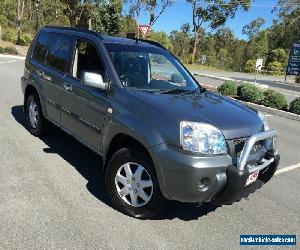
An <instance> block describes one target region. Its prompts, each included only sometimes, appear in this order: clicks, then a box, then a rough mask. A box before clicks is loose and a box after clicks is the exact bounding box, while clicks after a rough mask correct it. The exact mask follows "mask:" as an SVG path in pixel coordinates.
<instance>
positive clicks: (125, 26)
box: [120, 15, 138, 37]
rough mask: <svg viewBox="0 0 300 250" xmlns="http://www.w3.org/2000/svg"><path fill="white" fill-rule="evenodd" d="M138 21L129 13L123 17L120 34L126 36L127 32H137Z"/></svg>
mask: <svg viewBox="0 0 300 250" xmlns="http://www.w3.org/2000/svg"><path fill="white" fill-rule="evenodd" d="M137 27H138V25H137V23H136V21H135V19H134V18H133V17H131V16H129V15H127V16H125V17H122V20H121V30H120V35H121V36H124V37H126V36H127V33H137Z"/></svg>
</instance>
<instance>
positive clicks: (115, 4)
mask: <svg viewBox="0 0 300 250" xmlns="http://www.w3.org/2000/svg"><path fill="white" fill-rule="evenodd" d="M122 9H123V1H122V0H111V1H108V2H102V1H101V2H99V3H98V4H97V5H96V6H95V7H94V9H93V10H92V11H91V18H92V28H93V30H95V31H98V32H100V33H103V34H108V35H117V34H119V32H120V30H121V26H122Z"/></svg>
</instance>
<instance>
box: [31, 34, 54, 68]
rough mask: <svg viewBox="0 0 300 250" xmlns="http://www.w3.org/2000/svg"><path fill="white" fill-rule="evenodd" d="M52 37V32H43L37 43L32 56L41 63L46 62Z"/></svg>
mask: <svg viewBox="0 0 300 250" xmlns="http://www.w3.org/2000/svg"><path fill="white" fill-rule="evenodd" d="M50 38H51V33H48V32H41V33H40V34H39V37H38V39H37V41H36V43H35V46H34V49H33V53H32V58H34V59H35V60H36V61H38V62H40V63H45V60H46V55H47V51H48V44H49V41H50Z"/></svg>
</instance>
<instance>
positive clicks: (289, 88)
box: [195, 76, 300, 103]
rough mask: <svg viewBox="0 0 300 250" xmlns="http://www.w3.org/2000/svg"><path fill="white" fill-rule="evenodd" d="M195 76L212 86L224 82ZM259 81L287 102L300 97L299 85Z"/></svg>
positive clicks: (200, 81)
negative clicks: (282, 96)
mask: <svg viewBox="0 0 300 250" xmlns="http://www.w3.org/2000/svg"><path fill="white" fill-rule="evenodd" d="M195 77H196V79H197V80H198V81H199V83H200V84H207V85H210V86H214V87H218V86H220V85H222V84H223V83H224V81H223V80H219V79H214V78H211V77H207V76H195ZM239 80H244V79H242V78H239ZM259 83H263V84H266V83H267V84H266V85H268V89H274V90H276V91H279V92H280V93H282V94H283V95H284V96H285V97H286V99H287V101H288V103H291V102H292V101H293V100H294V99H295V98H297V97H300V85H299V86H295V85H291V84H284V83H274V82H271V81H265V82H259ZM238 84H240V83H238Z"/></svg>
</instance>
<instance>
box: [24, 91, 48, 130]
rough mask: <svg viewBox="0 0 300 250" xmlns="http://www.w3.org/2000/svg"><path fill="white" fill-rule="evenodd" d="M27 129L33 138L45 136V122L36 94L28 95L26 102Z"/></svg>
mask: <svg viewBox="0 0 300 250" xmlns="http://www.w3.org/2000/svg"><path fill="white" fill-rule="evenodd" d="M26 121H27V127H28V129H29V131H30V133H31V134H33V135H34V136H41V135H43V134H45V132H46V127H47V121H46V119H45V118H44V116H43V111H42V106H41V103H40V99H39V97H38V95H37V94H36V93H34V92H33V93H31V94H29V96H28V98H27V101H26Z"/></svg>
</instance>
